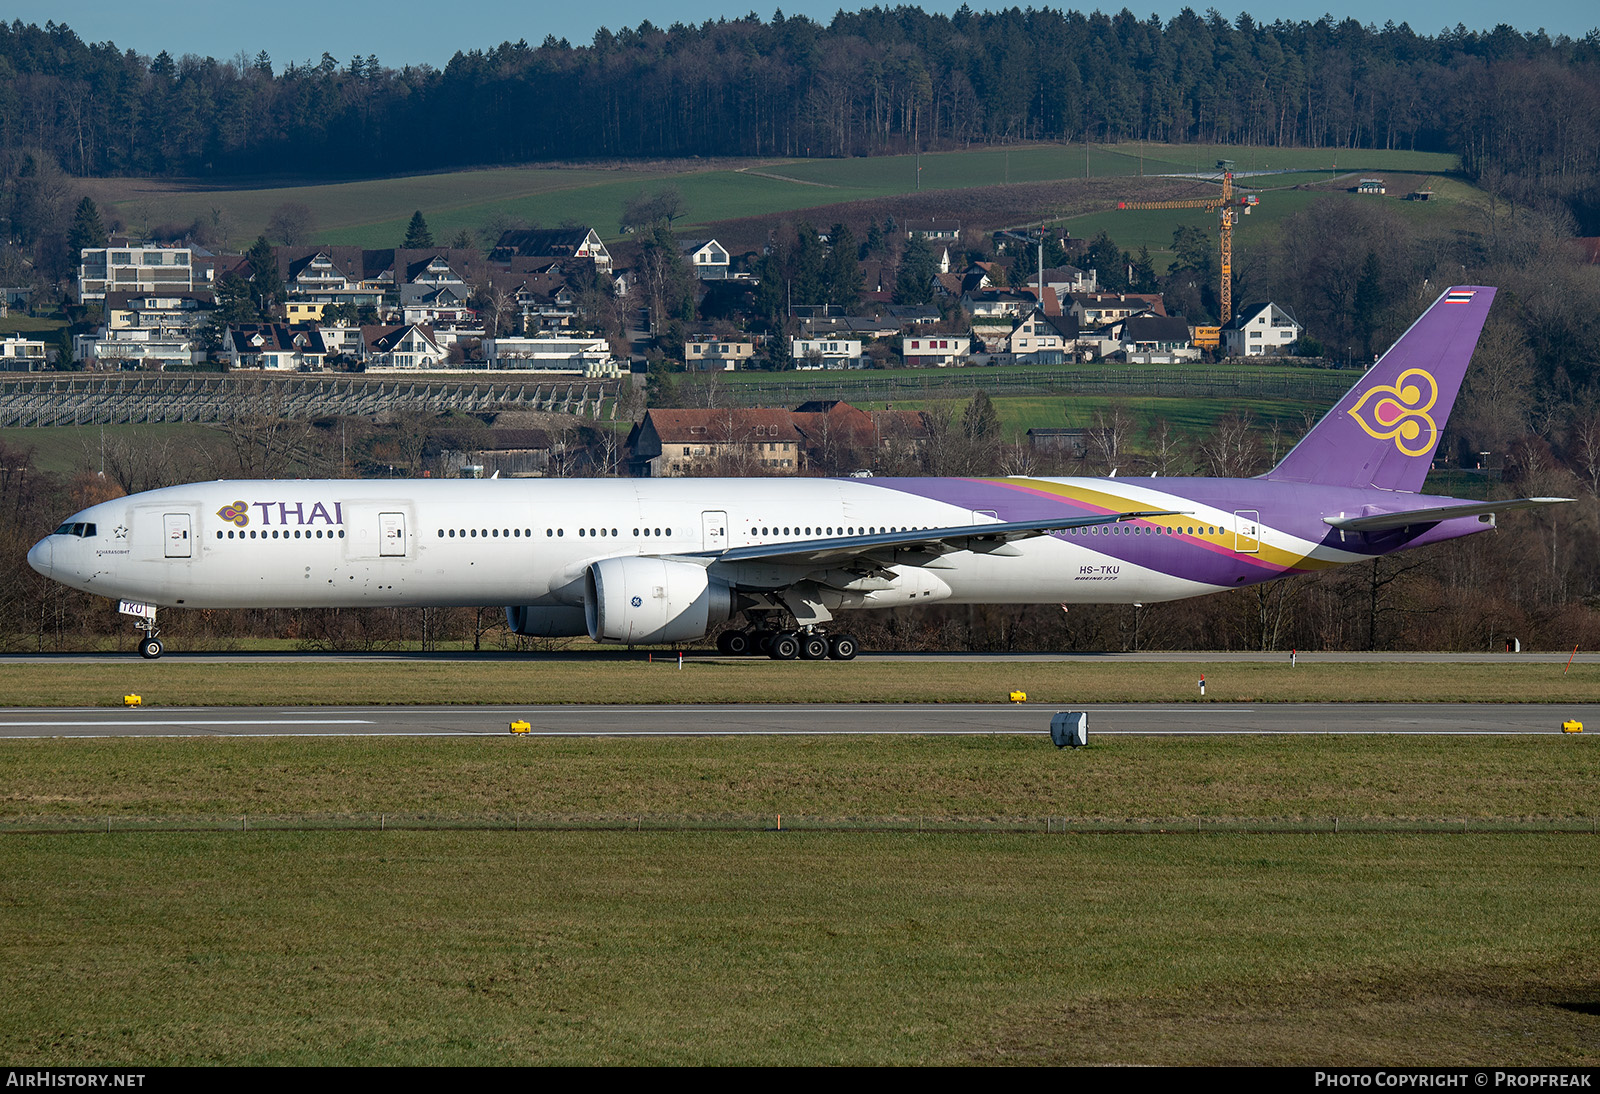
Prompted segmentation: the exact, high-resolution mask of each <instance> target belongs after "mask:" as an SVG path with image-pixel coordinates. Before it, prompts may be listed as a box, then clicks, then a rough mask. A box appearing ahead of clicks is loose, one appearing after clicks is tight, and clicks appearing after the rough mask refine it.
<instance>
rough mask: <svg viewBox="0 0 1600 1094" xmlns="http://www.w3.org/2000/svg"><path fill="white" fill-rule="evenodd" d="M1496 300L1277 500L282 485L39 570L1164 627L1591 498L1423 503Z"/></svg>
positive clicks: (1327, 444)
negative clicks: (1201, 599)
mask: <svg viewBox="0 0 1600 1094" xmlns="http://www.w3.org/2000/svg"><path fill="white" fill-rule="evenodd" d="M1494 294H1495V290H1494V289H1493V288H1489V287H1485V286H1474V285H1464V286H1456V287H1453V288H1450V289H1449V290H1448V291H1446V292H1444V293H1443V294H1441V295H1440V297H1439V298H1438V299H1437V300H1436V301H1435V302H1434V303H1433V304H1432V305H1431V306H1430V307H1429V308H1428V309H1427V310H1426V311H1425V312H1424V313H1423V314H1422V316H1421V317H1420V318H1418V319H1417V320H1416V322H1415V323H1414V324H1413V325H1412V326H1411V328H1410V329H1409V330H1407V331H1406V332H1405V334H1404V335H1402V336H1401V338H1400V339H1399V341H1397V342H1396V343H1395V344H1394V346H1393V347H1392V348H1391V349H1390V350H1389V351H1388V352H1387V353H1386V354H1384V355H1383V357H1382V358H1381V359H1380V360H1379V361H1378V362H1376V363H1375V364H1374V365H1373V366H1372V368H1371V369H1369V370H1368V371H1367V372H1366V374H1365V375H1364V376H1362V378H1361V379H1360V381H1359V382H1358V383H1356V385H1355V386H1354V387H1353V388H1352V389H1351V390H1350V391H1349V392H1348V393H1347V394H1346V395H1345V396H1344V398H1342V399H1341V400H1340V401H1339V402H1338V403H1337V404H1336V405H1335V406H1334V407H1333V409H1332V410H1330V411H1329V412H1328V413H1327V415H1326V416H1324V417H1323V419H1322V420H1321V421H1320V422H1319V423H1318V424H1317V425H1316V426H1315V427H1314V428H1313V429H1312V430H1311V431H1310V432H1309V433H1307V434H1306V436H1305V437H1304V438H1303V439H1302V440H1301V441H1300V443H1299V444H1297V445H1296V446H1295V447H1294V449H1293V450H1292V451H1290V452H1289V454H1288V455H1286V456H1285V457H1284V458H1283V460H1282V461H1281V462H1279V463H1278V465H1277V466H1276V467H1274V468H1273V469H1272V470H1271V471H1268V472H1267V473H1266V474H1264V475H1261V476H1258V477H1256V478H1247V479H1228V478H1188V477H1186V478H1175V477H1169V478H1160V477H1155V476H1152V477H1149V478H1137V477H1113V478H1104V479H1101V478H1035V477H1027V476H1022V477H1005V478H854V477H852V478H842V479H823V478H801V479H772V478H759V479H709V478H708V479H698V478H683V479H577V480H561V479H479V480H438V479H423V480H417V479H407V480H344V479H338V480H324V481H316V480H288V479H284V480H263V481H226V480H222V481H216V482H205V483H193V484H190V485H186V486H172V487H167V488H164V489H160V490H151V491H148V492H145V493H140V494H134V495H131V496H128V497H123V498H118V499H115V500H113V501H107V502H102V503H100V504H98V505H93V506H90V507H89V508H87V509H85V510H83V511H82V512H79V513H75V514H73V515H72V516H71V517H70V518H68V519H67V520H66V521H65V522H64V523H63V524H62V525H61V526H60V527H59V528H57V529H56V530H55V531H54V532H52V533H51V534H50V535H48V536H46V537H45V538H44V539H42V540H40V541H39V543H38V544H37V545H35V546H34V547H33V549H32V550H30V551H29V553H28V563H29V565H31V566H32V567H33V568H34V569H35V570H37V571H38V572H40V573H41V574H44V575H45V576H47V577H50V578H53V579H55V580H57V581H61V582H64V583H65V584H67V585H70V586H72V587H73V588H75V589H81V590H83V591H85V592H90V593H95V594H98V595H101V596H106V597H109V598H111V599H113V600H115V601H117V602H118V610H119V611H121V612H123V613H125V614H128V615H131V616H133V617H134V618H135V619H136V621H137V622H136V625H137V626H138V628H139V629H140V631H141V632H142V633H143V638H142V639H141V641H140V644H139V649H140V653H141V654H142V655H143V656H144V657H146V658H155V657H159V656H161V653H162V643H161V641H160V639H159V638H158V637H157V634H158V630H157V627H156V610H157V608H158V607H159V608H268V607H277V608H281V607H434V606H480V607H481V606H494V607H500V606H505V612H506V619H507V622H508V624H509V626H510V628H511V630H512V631H513V632H514V633H516V634H519V635H525V636H542V637H562V636H571V637H577V636H582V635H588V636H589V637H590V638H592V639H594V640H595V641H598V642H608V643H622V644H629V645H654V644H671V643H681V642H689V641H694V640H697V639H700V638H703V637H704V636H705V635H706V634H708V633H709V632H710V631H712V630H713V629H715V628H717V627H719V626H720V625H722V624H723V623H725V622H727V621H729V620H733V619H741V620H742V621H743V623H742V625H741V626H736V627H733V628H728V629H725V630H723V631H722V632H721V633H720V634H719V637H718V639H717V648H718V650H719V651H720V652H721V653H723V654H728V655H737V654H748V653H764V654H766V655H767V656H769V657H772V658H774V659H777V660H791V659H796V658H798V659H803V660H821V659H823V658H833V659H837V660H846V661H847V660H850V659H851V658H853V657H855V656H856V653H857V649H858V645H857V641H856V639H855V637H854V636H852V635H850V634H849V633H846V632H844V631H842V630H835V629H834V628H833V627H832V626H831V624H833V623H834V621H835V620H836V619H837V618H838V616H839V615H840V614H841V613H844V612H849V611H855V610H862V609H871V608H889V607H896V606H900V605H907V604H911V605H921V604H939V603H944V604H974V603H988V604H1019V603H1051V602H1059V603H1061V604H1063V605H1066V604H1073V603H1092V604H1113V603H1114V604H1127V603H1136V604H1148V603H1153V602H1159V601H1167V600H1176V599H1180V598H1183V597H1191V596H1201V595H1204V594H1207V593H1214V592H1218V591H1221V590H1225V589H1237V588H1242V587H1246V586H1251V585H1255V584H1258V583H1260V582H1264V581H1272V580H1276V579H1279V578H1283V577H1288V576H1291V575H1295V574H1306V573H1312V572H1316V571H1319V570H1324V569H1327V568H1329V567H1333V566H1340V565H1346V564H1350V563H1357V562H1365V561H1369V560H1371V559H1373V558H1377V557H1380V556H1382V555H1386V554H1389V553H1391V552H1394V551H1400V550H1407V549H1411V548H1415V547H1422V546H1426V545H1428V544H1433V543H1441V542H1443V541H1445V540H1450V539H1456V538H1458V537H1461V536H1467V535H1472V534H1473V533H1476V532H1482V531H1485V530H1487V529H1490V528H1493V527H1494V526H1495V518H1496V516H1497V515H1498V514H1500V513H1504V512H1507V511H1510V510H1517V509H1527V508H1533V507H1536V506H1545V505H1555V504H1560V503H1563V502H1566V501H1569V500H1570V499H1566V498H1517V499H1513V500H1507V501H1493V502H1482V501H1471V500H1464V499H1456V498H1448V497H1433V496H1428V495H1425V494H1421V493H1419V491H1420V490H1421V489H1422V485H1423V480H1424V478H1425V477H1426V476H1427V473H1428V469H1429V467H1430V465H1431V462H1432V458H1433V454H1434V450H1435V448H1436V447H1437V445H1438V443H1439V435H1440V431H1441V430H1442V429H1443V427H1444V424H1445V419H1446V417H1447V416H1448V414H1449V412H1450V409H1451V406H1452V405H1453V403H1454V401H1455V398H1456V394H1457V391H1458V390H1459V388H1460V385H1461V380H1462V377H1463V376H1464V375H1465V372H1466V368H1467V363H1468V361H1469V360H1470V358H1471V356H1472V352H1473V348H1474V347H1475V345H1476V344H1477V341H1478V337H1479V335H1480V333H1481V331H1482V329H1483V324H1484V320H1485V319H1486V317H1487V315H1488V312H1489V306H1490V304H1491V303H1492V301H1493V299H1494Z"/></svg>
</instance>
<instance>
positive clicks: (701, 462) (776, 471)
mask: <svg viewBox="0 0 1600 1094" xmlns="http://www.w3.org/2000/svg"><path fill="white" fill-rule="evenodd" d="M801 441H802V439H801V436H800V432H799V430H798V429H796V428H795V424H794V421H793V420H792V415H791V414H790V412H789V411H787V410H762V409H740V408H721V409H712V410H660V409H651V410H647V411H645V415H644V419H643V420H642V421H641V422H640V423H639V424H638V425H636V426H634V427H633V432H632V433H630V434H629V436H628V447H629V449H630V450H631V451H632V453H633V455H632V461H631V464H630V469H631V471H632V473H633V475H634V476H635V477H639V478H668V477H672V476H677V475H707V474H718V475H723V474H729V475H751V474H755V475H762V474H765V475H794V474H798V473H799V471H800V468H801V464H802V457H801Z"/></svg>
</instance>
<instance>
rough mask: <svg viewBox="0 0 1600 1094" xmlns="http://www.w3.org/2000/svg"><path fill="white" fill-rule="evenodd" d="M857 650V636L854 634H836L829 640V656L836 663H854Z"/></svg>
mask: <svg viewBox="0 0 1600 1094" xmlns="http://www.w3.org/2000/svg"><path fill="white" fill-rule="evenodd" d="M856 649H857V647H856V636H855V635H853V634H836V635H834V636H833V637H832V638H830V639H828V656H829V657H831V658H833V659H834V660H835V661H854V660H855V656H856Z"/></svg>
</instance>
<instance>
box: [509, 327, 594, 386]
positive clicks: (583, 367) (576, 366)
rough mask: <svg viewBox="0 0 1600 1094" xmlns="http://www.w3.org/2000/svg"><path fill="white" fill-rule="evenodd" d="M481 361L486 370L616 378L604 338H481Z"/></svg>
mask: <svg viewBox="0 0 1600 1094" xmlns="http://www.w3.org/2000/svg"><path fill="white" fill-rule="evenodd" d="M483 360H484V364H486V365H487V366H488V367H489V368H490V369H530V370H535V371H540V372H581V373H583V375H584V376H585V377H586V378H590V379H593V378H604V377H607V376H617V375H620V371H619V369H618V366H617V363H616V361H615V359H613V358H612V356H611V345H610V343H609V342H607V341H606V340H605V339H604V338H583V337H574V338H560V337H548V336H547V337H542V338H485V339H484V340H483Z"/></svg>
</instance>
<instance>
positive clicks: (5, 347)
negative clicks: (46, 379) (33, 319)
mask: <svg viewBox="0 0 1600 1094" xmlns="http://www.w3.org/2000/svg"><path fill="white" fill-rule="evenodd" d="M48 364H49V357H48V355H47V354H46V353H45V348H44V339H42V338H29V337H27V336H26V335H22V334H8V335H6V336H5V337H4V338H0V371H4V372H39V371H42V370H43V369H44V368H45V367H46V366H47V365H48Z"/></svg>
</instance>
